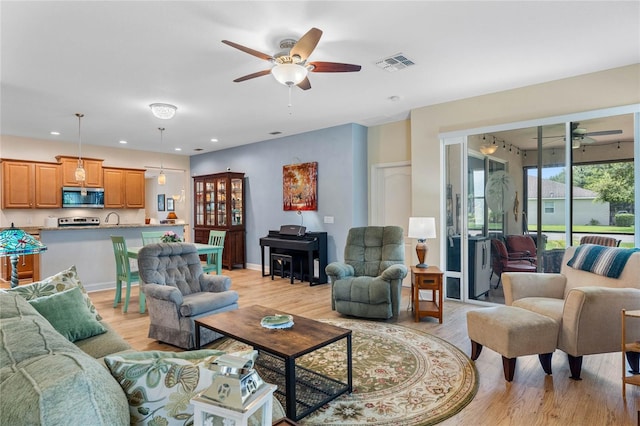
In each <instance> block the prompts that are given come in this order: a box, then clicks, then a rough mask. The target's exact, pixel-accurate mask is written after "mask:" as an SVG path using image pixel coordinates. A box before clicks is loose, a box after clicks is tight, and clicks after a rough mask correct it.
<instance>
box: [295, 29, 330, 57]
mask: <svg viewBox="0 0 640 426" xmlns="http://www.w3.org/2000/svg"><path fill="white" fill-rule="evenodd" d="M320 37H322V30H319V29H317V28H311V29H310V30H309V31H307V33H306V34H305V35H303V36H302V37H300V40H298V42H297V43H296V44H295V45H294V46H293V47H292V48H291V51H290V52H289V56H291V57H293V56H299V57H300V60H301V61H305V60H306V59H307V58H308V57H309V55H311V52H313V49H315V48H316V46H317V45H318V42H319V41H320Z"/></svg>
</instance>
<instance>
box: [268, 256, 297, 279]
mask: <svg viewBox="0 0 640 426" xmlns="http://www.w3.org/2000/svg"><path fill="white" fill-rule="evenodd" d="M276 262H278V263H280V268H279V271H280V278H284V266H285V264H287V263H288V264H289V276H290V277H291V284H293V256H291V255H290V254H280V253H271V265H270V268H269V269H271V279H272V280H273V274H274V272H275V268H274V267H273V265H274V263H276Z"/></svg>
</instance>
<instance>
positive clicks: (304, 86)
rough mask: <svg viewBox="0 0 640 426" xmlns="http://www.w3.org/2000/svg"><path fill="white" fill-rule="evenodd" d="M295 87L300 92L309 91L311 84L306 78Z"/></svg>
mask: <svg viewBox="0 0 640 426" xmlns="http://www.w3.org/2000/svg"><path fill="white" fill-rule="evenodd" d="M297 86H298V87H299V88H301V89H302V90H309V89H311V82H310V81H309V79H308V78H307V77H305V78H304V80H302V81H301V82H300V83H298V84H297Z"/></svg>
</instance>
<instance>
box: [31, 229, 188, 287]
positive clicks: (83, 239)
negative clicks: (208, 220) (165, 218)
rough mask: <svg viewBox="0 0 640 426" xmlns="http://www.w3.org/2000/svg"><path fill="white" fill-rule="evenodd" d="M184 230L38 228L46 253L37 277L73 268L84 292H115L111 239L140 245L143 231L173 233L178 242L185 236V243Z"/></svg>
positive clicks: (41, 260)
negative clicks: (109, 290) (119, 237)
mask: <svg viewBox="0 0 640 426" xmlns="http://www.w3.org/2000/svg"><path fill="white" fill-rule="evenodd" d="M188 229H189V228H188V224H154V225H143V224H120V225H111V224H101V225H99V226H77V227H76V226H69V227H52V228H47V227H42V228H39V233H40V240H41V241H42V242H43V243H44V244H45V245H46V246H47V250H46V251H45V252H43V253H42V254H41V255H40V277H41V278H46V277H49V276H51V275H54V274H56V273H58V272H60V271H62V270H64V269H67V268H68V267H70V266H71V265H76V269H77V271H78V276H79V277H80V279H81V280H82V284H83V285H84V287H85V288H86V289H87V291H94V290H105V289H111V288H115V275H116V262H115V256H114V254H113V245H112V243H111V236H112V235H117V236H122V237H124V238H125V241H126V242H127V246H132V247H133V246H141V245H142V232H143V231H173V232H175V233H176V234H177V235H178V236H180V237H181V238H183V236H184V235H186V236H187V240H189V239H190V238H189V237H190V233H189V232H188ZM185 231H186V232H185ZM135 269H137V266H136V267H135Z"/></svg>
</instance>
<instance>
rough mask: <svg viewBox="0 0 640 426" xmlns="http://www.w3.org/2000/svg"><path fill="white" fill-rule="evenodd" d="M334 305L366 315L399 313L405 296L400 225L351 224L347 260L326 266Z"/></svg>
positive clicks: (360, 315) (405, 270)
mask: <svg viewBox="0 0 640 426" xmlns="http://www.w3.org/2000/svg"><path fill="white" fill-rule="evenodd" d="M326 272H327V275H328V276H329V278H330V281H331V309H333V310H334V311H338V312H340V313H341V314H345V315H352V316H356V317H364V318H380V319H388V318H391V317H397V316H398V312H399V311H400V302H401V299H402V292H401V290H402V280H403V279H404V277H406V276H407V267H406V266H405V264H404V236H403V230H402V228H401V227H399V226H365V227H359V228H351V229H350V230H349V235H348V236H347V244H346V246H345V249H344V263H342V262H332V263H330V264H329V265H327V267H326Z"/></svg>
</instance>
